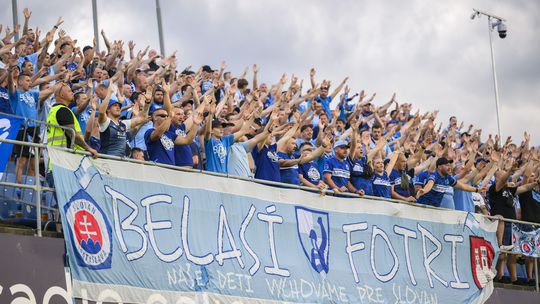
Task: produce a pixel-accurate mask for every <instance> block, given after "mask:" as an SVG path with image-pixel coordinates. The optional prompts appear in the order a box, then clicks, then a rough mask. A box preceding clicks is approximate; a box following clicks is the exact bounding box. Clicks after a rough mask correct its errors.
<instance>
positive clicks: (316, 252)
mask: <svg viewBox="0 0 540 304" xmlns="http://www.w3.org/2000/svg"><path fill="white" fill-rule="evenodd" d="M295 211H296V230H297V232H298V239H299V241H300V244H301V245H302V250H303V251H304V255H305V256H306V258H307V259H308V262H309V264H310V265H311V268H313V270H315V271H316V272H317V273H319V274H321V275H326V274H327V273H328V271H329V264H328V258H329V249H330V220H329V218H328V213H327V212H322V211H317V210H311V209H308V208H304V207H295Z"/></svg>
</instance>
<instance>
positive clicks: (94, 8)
mask: <svg viewBox="0 0 540 304" xmlns="http://www.w3.org/2000/svg"><path fill="white" fill-rule="evenodd" d="M92 16H93V18H92V19H93V21H94V39H95V40H96V50H95V54H98V53H99V29H98V13H97V3H96V0H92Z"/></svg>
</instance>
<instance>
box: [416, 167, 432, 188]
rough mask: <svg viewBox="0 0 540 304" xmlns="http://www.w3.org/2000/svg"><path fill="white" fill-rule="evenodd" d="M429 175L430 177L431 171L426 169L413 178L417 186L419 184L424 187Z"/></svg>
mask: <svg viewBox="0 0 540 304" xmlns="http://www.w3.org/2000/svg"><path fill="white" fill-rule="evenodd" d="M428 177H429V171H428V170H424V171H422V172H420V173H419V174H418V175H416V176H415V177H414V178H413V183H414V185H415V186H416V185H419V186H422V187H423V186H424V185H425V184H426V180H427V178H428Z"/></svg>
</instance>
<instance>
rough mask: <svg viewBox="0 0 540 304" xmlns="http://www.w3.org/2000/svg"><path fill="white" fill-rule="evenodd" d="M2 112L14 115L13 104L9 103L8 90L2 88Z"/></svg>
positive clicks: (0, 92) (0, 99)
mask: <svg viewBox="0 0 540 304" xmlns="http://www.w3.org/2000/svg"><path fill="white" fill-rule="evenodd" d="M0 112H2V113H6V114H13V110H12V109H11V103H10V102H9V92H8V89H7V88H4V87H0Z"/></svg>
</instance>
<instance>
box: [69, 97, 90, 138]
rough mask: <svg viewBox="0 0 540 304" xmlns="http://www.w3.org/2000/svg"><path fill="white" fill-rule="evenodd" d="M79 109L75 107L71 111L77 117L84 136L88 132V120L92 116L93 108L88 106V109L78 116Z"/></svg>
mask: <svg viewBox="0 0 540 304" xmlns="http://www.w3.org/2000/svg"><path fill="white" fill-rule="evenodd" d="M77 109H78V107H77V106H75V107H73V108H71V111H73V114H75V116H76V117H77V120H78V121H79V125H80V126H81V132H82V134H84V132H85V130H86V124H87V123H88V120H89V119H90V115H92V107H91V106H90V104H88V105H87V106H86V109H84V110H82V111H81V113H80V114H79V115H77Z"/></svg>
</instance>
